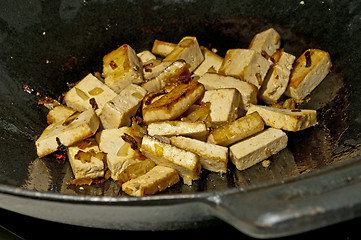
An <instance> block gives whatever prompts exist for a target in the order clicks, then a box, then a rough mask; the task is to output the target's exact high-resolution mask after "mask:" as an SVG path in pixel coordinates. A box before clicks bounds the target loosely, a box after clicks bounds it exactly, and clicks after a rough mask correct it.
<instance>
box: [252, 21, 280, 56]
mask: <svg viewBox="0 0 361 240" xmlns="http://www.w3.org/2000/svg"><path fill="white" fill-rule="evenodd" d="M280 46H281V36H280V35H279V33H278V32H277V31H276V30H275V29H273V28H270V29H268V30H266V31H263V32H260V33H258V34H256V35H255V36H254V37H253V39H252V42H251V44H250V45H249V47H248V48H249V49H252V50H255V51H256V52H258V53H266V54H267V55H268V56H272V55H273V54H274V53H275V52H276V50H277V49H279V48H280Z"/></svg>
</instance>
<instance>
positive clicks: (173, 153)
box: [140, 135, 201, 182]
mask: <svg viewBox="0 0 361 240" xmlns="http://www.w3.org/2000/svg"><path fill="white" fill-rule="evenodd" d="M140 151H141V153H142V154H143V155H145V156H146V157H147V158H149V159H151V160H153V161H154V162H155V163H156V164H157V165H161V166H166V167H171V168H174V169H176V170H177V172H178V173H179V175H180V176H181V177H182V178H183V179H184V181H185V182H189V180H197V179H198V178H199V175H200V173H201V163H200V161H199V157H198V155H197V154H194V153H192V152H189V151H185V150H183V149H180V148H177V147H175V146H172V145H171V144H168V143H165V142H163V141H160V140H158V139H156V138H154V137H151V136H148V135H145V136H144V137H143V140H142V145H141V147H140Z"/></svg>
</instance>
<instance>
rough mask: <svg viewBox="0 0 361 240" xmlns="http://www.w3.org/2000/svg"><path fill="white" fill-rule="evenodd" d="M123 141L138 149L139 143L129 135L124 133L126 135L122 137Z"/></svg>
mask: <svg viewBox="0 0 361 240" xmlns="http://www.w3.org/2000/svg"><path fill="white" fill-rule="evenodd" d="M122 139H123V140H124V141H125V142H128V143H130V147H131V148H132V149H134V150H135V149H137V148H138V142H137V141H136V140H135V139H134V138H133V137H132V136H130V135H129V134H126V133H124V135H123V136H122Z"/></svg>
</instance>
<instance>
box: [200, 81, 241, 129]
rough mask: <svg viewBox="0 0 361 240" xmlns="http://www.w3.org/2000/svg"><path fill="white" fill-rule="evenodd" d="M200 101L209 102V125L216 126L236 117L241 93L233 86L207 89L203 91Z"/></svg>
mask: <svg viewBox="0 0 361 240" xmlns="http://www.w3.org/2000/svg"><path fill="white" fill-rule="evenodd" d="M202 102H210V103H211V107H210V109H211V113H210V116H211V125H212V127H213V128H216V127H219V126H222V125H224V124H226V123H228V122H232V121H234V120H236V119H237V118H238V111H239V110H238V107H239V104H240V102H241V95H240V94H239V92H238V90H237V89H235V88H223V89H216V90H208V91H205V93H204V97H203V98H202Z"/></svg>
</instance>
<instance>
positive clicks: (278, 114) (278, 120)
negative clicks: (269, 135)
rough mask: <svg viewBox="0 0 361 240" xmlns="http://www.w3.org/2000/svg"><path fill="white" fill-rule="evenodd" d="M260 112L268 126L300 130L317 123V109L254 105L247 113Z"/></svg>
mask: <svg viewBox="0 0 361 240" xmlns="http://www.w3.org/2000/svg"><path fill="white" fill-rule="evenodd" d="M252 112H258V113H259V115H261V117H262V119H263V121H264V122H265V124H266V125H267V126H271V127H274V128H279V129H283V130H286V131H293V132H295V131H299V130H303V129H306V128H309V127H312V126H314V125H316V124H317V112H316V110H309V109H295V110H291V109H282V108H276V107H268V106H260V105H252V106H251V107H250V108H249V110H248V112H247V114H249V113H252Z"/></svg>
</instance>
